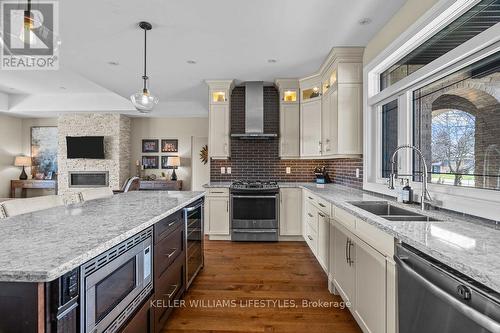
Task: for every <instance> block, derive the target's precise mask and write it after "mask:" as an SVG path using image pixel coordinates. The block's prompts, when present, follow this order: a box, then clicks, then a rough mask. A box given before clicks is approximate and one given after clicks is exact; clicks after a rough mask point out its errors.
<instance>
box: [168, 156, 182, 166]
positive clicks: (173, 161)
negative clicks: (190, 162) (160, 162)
mask: <svg viewBox="0 0 500 333" xmlns="http://www.w3.org/2000/svg"><path fill="white" fill-rule="evenodd" d="M180 165H181V158H180V157H179V156H169V157H168V159H167V166H169V167H178V166H180Z"/></svg>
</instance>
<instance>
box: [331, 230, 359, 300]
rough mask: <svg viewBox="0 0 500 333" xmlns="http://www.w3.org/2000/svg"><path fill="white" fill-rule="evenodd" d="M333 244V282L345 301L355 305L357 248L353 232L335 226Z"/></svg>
mask: <svg viewBox="0 0 500 333" xmlns="http://www.w3.org/2000/svg"><path fill="white" fill-rule="evenodd" d="M334 234H335V235H334V239H333V244H331V246H333V247H334V251H333V252H334V254H333V255H334V263H333V265H334V266H333V283H334V285H335V288H336V289H337V291H338V292H339V294H340V296H342V298H343V299H344V301H345V302H349V303H351V305H352V306H353V305H354V291H355V281H354V278H355V263H356V248H355V246H354V245H353V243H351V238H350V236H352V235H351V233H350V232H348V231H346V230H345V229H344V228H342V227H341V226H338V225H337V226H335V232H334Z"/></svg>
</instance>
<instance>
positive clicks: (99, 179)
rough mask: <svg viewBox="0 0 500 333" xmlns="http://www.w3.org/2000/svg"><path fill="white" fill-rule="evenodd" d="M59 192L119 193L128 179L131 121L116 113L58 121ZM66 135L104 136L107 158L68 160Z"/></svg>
mask: <svg viewBox="0 0 500 333" xmlns="http://www.w3.org/2000/svg"><path fill="white" fill-rule="evenodd" d="M58 128H59V134H58V135H59V138H58V164H59V173H58V189H59V193H65V192H71V191H79V190H81V189H82V188H92V187H100V186H109V187H111V188H112V189H113V190H118V189H120V188H121V185H122V184H123V183H124V182H125V180H126V179H127V178H128V177H129V173H130V170H129V163H130V118H128V117H126V116H123V115H120V114H114V113H78V114H70V115H63V116H61V117H59V120H58ZM67 136H104V156H105V158H104V159H82V158H78V159H68V158H67V151H66V149H67V148H66V137H67Z"/></svg>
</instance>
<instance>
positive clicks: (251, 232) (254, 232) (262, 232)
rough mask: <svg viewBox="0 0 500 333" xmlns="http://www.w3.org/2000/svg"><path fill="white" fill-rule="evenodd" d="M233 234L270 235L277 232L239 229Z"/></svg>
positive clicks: (234, 230)
mask: <svg viewBox="0 0 500 333" xmlns="http://www.w3.org/2000/svg"><path fill="white" fill-rule="evenodd" d="M233 232H234V233H236V234H243V233H250V234H270V233H273V234H274V233H276V230H275V229H273V230H238V229H233Z"/></svg>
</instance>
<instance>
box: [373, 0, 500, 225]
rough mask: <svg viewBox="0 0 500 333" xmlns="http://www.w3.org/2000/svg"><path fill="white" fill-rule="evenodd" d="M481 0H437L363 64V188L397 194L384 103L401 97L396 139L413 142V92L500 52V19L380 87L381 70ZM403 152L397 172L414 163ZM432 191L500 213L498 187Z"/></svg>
mask: <svg viewBox="0 0 500 333" xmlns="http://www.w3.org/2000/svg"><path fill="white" fill-rule="evenodd" d="M479 1H480V0H459V1H452V0H441V1H439V2H438V3H437V4H436V5H435V6H434V7H433V8H431V9H430V10H429V11H428V12H427V13H426V14H424V15H423V16H422V17H421V18H420V19H419V20H417V22H416V23H415V24H413V25H412V26H411V27H410V28H409V29H408V30H407V31H405V32H404V33H403V34H402V35H401V36H400V37H399V38H398V39H396V40H395V41H394V42H393V43H392V44H391V45H389V47H387V48H386V49H385V50H384V51H382V52H381V53H380V54H379V55H378V56H377V57H376V58H375V59H374V60H373V61H371V62H370V63H369V64H367V65H366V66H365V67H364V69H363V76H364V81H363V86H364V87H363V89H364V95H363V100H364V108H363V109H364V111H363V115H364V117H363V122H364V124H363V128H364V134H365V135H364V137H363V140H364V145H363V146H364V148H363V149H364V160H363V163H364V170H365V171H364V174H363V188H364V189H366V190H370V191H374V192H377V193H381V194H386V195H390V196H395V195H396V194H395V193H394V191H392V190H389V188H388V186H387V178H382V172H381V168H382V156H381V155H382V149H381V147H382V145H381V132H382V129H381V125H382V117H381V109H382V107H381V106H382V105H383V104H385V103H387V102H390V101H392V100H394V99H395V98H398V145H401V144H406V143H410V144H413V92H414V91H415V90H417V89H419V88H421V87H423V86H425V85H427V84H429V83H431V82H434V81H436V80H439V79H441V78H443V77H445V76H447V75H449V74H452V73H453V72H455V71H457V70H459V69H461V68H464V67H466V66H468V65H471V64H473V63H475V62H477V61H479V60H481V59H483V58H485V57H487V56H489V55H491V54H493V53H496V52H500V23H497V24H496V25H494V26H493V27H491V28H490V29H488V30H486V31H483V32H482V33H480V34H479V35H477V36H475V37H473V38H472V39H470V40H468V41H467V42H465V43H464V44H462V45H460V46H458V47H457V48H455V49H454V50H452V51H450V52H448V53H446V54H445V55H443V56H441V57H440V58H438V59H436V60H434V61H433V62H431V63H429V64H427V65H426V66H424V67H422V68H420V69H419V70H417V71H416V72H414V73H412V74H410V75H409V76H407V77H405V78H404V79H402V80H400V81H398V82H396V83H395V84H393V85H391V86H389V87H387V88H386V89H384V90H383V91H381V92H380V91H379V88H380V86H379V84H380V80H379V74H380V73H382V72H383V71H385V69H387V68H388V67H390V66H391V65H392V64H393V63H395V62H397V61H398V60H399V59H401V58H402V57H403V56H405V55H406V54H408V53H409V52H411V50H413V49H414V48H416V47H417V46H418V45H420V44H421V43H422V42H424V41H425V40H426V39H428V38H430V37H431V36H432V35H433V34H434V33H435V32H437V31H439V30H440V29H441V28H443V27H444V26H446V25H447V24H448V23H450V22H451V21H453V20H454V19H455V18H457V17H458V16H460V15H461V14H463V13H464V12H466V11H467V10H468V9H470V8H471V7H473V6H474V5H475V4H477V3H478V2H479ZM409 45H411V46H412V47H411V48H410V47H409ZM372 139H375V140H372ZM400 154H401V157H398V173H400V174H410V173H411V172H412V169H413V154H412V152H411V150H409V149H407V150H402V151H400ZM412 186H413V187H414V188H415V193H417V194H420V188H421V183H420V182H413V183H412ZM429 191H430V192H431V195H432V196H433V198H434V200H435V203H436V204H438V205H439V206H442V207H444V208H448V209H452V210H457V211H460V212H464V213H468V214H473V215H478V216H482V217H485V218H491V219H495V220H497V219H498V213H499V209H498V205H499V204H500V191H495V190H491V189H479V188H470V187H456V186H453V185H445V184H431V183H429Z"/></svg>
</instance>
